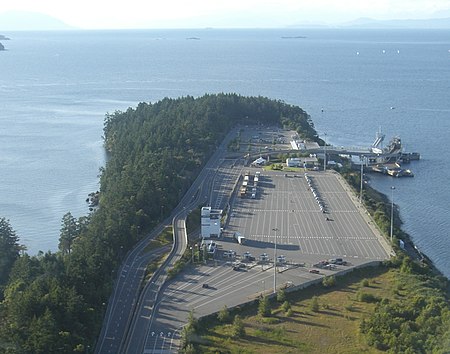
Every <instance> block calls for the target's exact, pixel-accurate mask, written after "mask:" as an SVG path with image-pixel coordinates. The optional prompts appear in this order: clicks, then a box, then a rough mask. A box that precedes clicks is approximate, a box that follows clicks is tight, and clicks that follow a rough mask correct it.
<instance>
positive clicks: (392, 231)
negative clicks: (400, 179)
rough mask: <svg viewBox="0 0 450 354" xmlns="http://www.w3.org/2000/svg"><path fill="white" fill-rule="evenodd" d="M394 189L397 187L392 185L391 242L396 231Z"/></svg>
mask: <svg viewBox="0 0 450 354" xmlns="http://www.w3.org/2000/svg"><path fill="white" fill-rule="evenodd" d="M394 189H395V187H394V186H392V187H391V243H392V235H393V233H394Z"/></svg>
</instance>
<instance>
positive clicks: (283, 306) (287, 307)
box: [281, 301, 291, 312]
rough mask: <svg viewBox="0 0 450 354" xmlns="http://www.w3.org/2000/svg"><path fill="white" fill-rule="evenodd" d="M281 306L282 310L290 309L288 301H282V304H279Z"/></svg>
mask: <svg viewBox="0 0 450 354" xmlns="http://www.w3.org/2000/svg"><path fill="white" fill-rule="evenodd" d="M281 308H282V309H283V311H284V312H288V311H289V310H290V309H291V304H290V303H289V301H285V302H283V305H281Z"/></svg>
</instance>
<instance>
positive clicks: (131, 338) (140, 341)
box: [95, 130, 236, 353]
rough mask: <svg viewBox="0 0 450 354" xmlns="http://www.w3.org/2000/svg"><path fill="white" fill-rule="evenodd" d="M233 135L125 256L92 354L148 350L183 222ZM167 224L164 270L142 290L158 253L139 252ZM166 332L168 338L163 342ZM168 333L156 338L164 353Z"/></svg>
mask: <svg viewBox="0 0 450 354" xmlns="http://www.w3.org/2000/svg"><path fill="white" fill-rule="evenodd" d="M235 134H236V130H232V131H231V132H230V133H229V134H228V135H227V137H226V138H225V139H224V141H223V142H222V144H221V145H220V146H219V147H218V148H217V149H216V151H215V152H214V154H213V155H212V157H211V158H210V159H209V161H208V162H207V163H206V165H205V167H204V168H203V169H202V171H201V172H200V174H199V175H198V177H197V178H196V180H195V181H194V183H193V184H192V185H191V187H190V188H189V190H188V191H187V192H186V194H185V195H184V197H183V198H182V200H181V201H180V203H179V204H178V206H177V207H176V208H175V209H174V210H173V211H172V214H171V216H170V217H169V218H167V219H166V220H164V222H163V223H161V224H160V225H159V226H158V227H156V228H155V229H154V230H153V231H152V232H151V233H150V234H149V235H148V236H147V237H145V239H143V240H142V241H140V242H139V243H138V244H137V245H136V246H135V247H134V248H133V250H131V251H130V252H129V253H128V255H127V256H126V258H125V261H124V263H123V264H122V266H121V267H120V269H119V272H118V278H117V279H116V283H115V286H114V291H113V293H112V295H111V297H110V299H109V301H108V308H107V311H106V314H105V319H104V321H103V327H102V330H101V333H100V336H99V339H98V342H97V346H96V349H95V352H96V353H121V352H126V353H142V352H144V350H145V348H148V347H149V345H150V346H151V343H150V342H151V340H150V338H152V337H153V338H154V339H155V338H156V337H155V335H156V333H153V332H154V331H152V323H153V321H154V316H155V313H156V310H157V308H158V304H159V301H160V300H161V299H162V298H164V296H165V294H164V283H165V280H166V277H167V270H168V269H170V268H171V267H172V266H173V264H174V263H175V262H176V261H177V260H179V259H180V258H181V256H182V254H183V253H184V250H185V249H186V247H187V234H186V228H185V220H186V217H187V215H188V214H189V212H190V211H191V210H193V209H194V208H197V207H198V206H199V205H201V204H205V203H206V202H207V201H208V197H209V196H210V193H211V190H212V188H213V181H214V177H215V175H216V171H217V169H218V168H219V166H220V164H221V163H222V161H223V158H224V156H225V154H226V147H227V145H228V142H229V141H230V140H231V139H232V138H233V137H234V136H235ZM170 222H172V225H173V230H174V243H173V246H172V250H171V252H170V254H169V256H168V258H167V259H166V261H165V262H164V263H163V265H162V266H161V267H160V268H159V269H158V271H156V272H155V274H154V275H153V277H152V280H151V281H150V282H149V283H147V284H145V286H144V289H143V290H142V291H141V283H142V280H143V276H144V271H145V267H146V265H147V264H148V263H149V262H151V261H152V260H153V259H155V258H156V257H158V256H159V253H158V254H156V253H151V254H145V255H142V251H143V249H144V248H145V247H146V246H147V244H148V243H149V242H150V241H151V240H152V239H153V238H155V237H156V236H157V235H159V234H160V233H161V231H162V230H163V229H164V228H165V227H166V226H167V225H168V224H170ZM161 252H162V251H161ZM169 332H170V334H171V336H170V337H171V338H168V337H169V336H168V333H169ZM173 333H178V332H177V331H176V329H175V330H172V331H166V332H165V333H163V335H161V332H160V333H159V337H158V338H160V337H161V338H160V339H161V340H162V342H163V344H162V346H163V348H166V347H167V345H166V342H167V343H168V347H169V348H170V347H172V345H173V338H175V336H174V335H173ZM152 334H153V336H152ZM166 339H167V340H166ZM169 339H170V340H169ZM169 350H170V349H169Z"/></svg>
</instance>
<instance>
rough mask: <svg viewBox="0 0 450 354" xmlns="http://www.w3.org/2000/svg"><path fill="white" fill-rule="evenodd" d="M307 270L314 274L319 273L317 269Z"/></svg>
mask: <svg viewBox="0 0 450 354" xmlns="http://www.w3.org/2000/svg"><path fill="white" fill-rule="evenodd" d="M309 272H310V273H314V274H320V272H319V271H318V270H317V269H310V271H309Z"/></svg>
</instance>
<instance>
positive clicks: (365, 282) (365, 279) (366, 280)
mask: <svg viewBox="0 0 450 354" xmlns="http://www.w3.org/2000/svg"><path fill="white" fill-rule="evenodd" d="M361 285H362V286H365V287H368V286H369V285H370V283H369V279H367V278H364V279H363V280H362V281H361Z"/></svg>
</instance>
